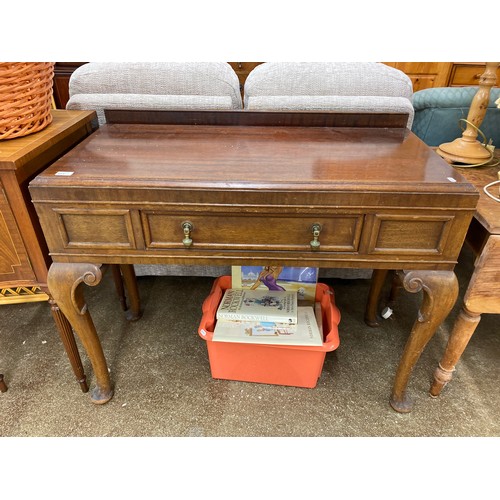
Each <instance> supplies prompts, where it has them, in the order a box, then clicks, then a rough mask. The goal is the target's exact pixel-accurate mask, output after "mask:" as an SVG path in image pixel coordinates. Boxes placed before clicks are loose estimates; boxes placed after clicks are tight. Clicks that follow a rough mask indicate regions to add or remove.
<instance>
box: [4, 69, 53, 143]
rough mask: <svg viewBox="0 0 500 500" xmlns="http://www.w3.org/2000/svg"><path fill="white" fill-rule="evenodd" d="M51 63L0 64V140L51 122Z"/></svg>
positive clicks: (41, 127)
mask: <svg viewBox="0 0 500 500" xmlns="http://www.w3.org/2000/svg"><path fill="white" fill-rule="evenodd" d="M53 78H54V63H47V62H10V63H0V140H2V139H14V138H16V137H22V136H25V135H28V134H33V133H34V132H39V131H40V130H42V129H44V128H45V127H46V126H47V125H49V123H50V122H51V121H52V114H51V112H50V110H51V107H52V80H53Z"/></svg>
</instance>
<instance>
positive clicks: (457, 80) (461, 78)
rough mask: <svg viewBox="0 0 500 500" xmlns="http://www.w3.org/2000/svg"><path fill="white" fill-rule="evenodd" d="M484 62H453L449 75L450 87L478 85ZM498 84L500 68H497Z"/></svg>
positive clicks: (498, 81)
mask: <svg viewBox="0 0 500 500" xmlns="http://www.w3.org/2000/svg"><path fill="white" fill-rule="evenodd" d="M485 69H486V65H484V64H454V65H453V69H452V71H451V75H450V83H449V86H450V87H455V86H457V87H458V86H470V85H479V78H480V77H481V75H482V74H483V73H484V71H485ZM499 84H500V68H498V69H497V86H498V85H499Z"/></svg>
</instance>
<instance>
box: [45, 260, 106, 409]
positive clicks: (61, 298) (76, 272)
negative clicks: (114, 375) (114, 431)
mask: <svg viewBox="0 0 500 500" xmlns="http://www.w3.org/2000/svg"><path fill="white" fill-rule="evenodd" d="M101 278H102V273H101V269H100V267H99V266H97V265H94V264H70V263H53V264H52V265H51V266H50V269H49V273H48V279H47V284H48V287H49V290H50V292H51V295H52V297H53V298H54V300H55V301H56V303H57V305H58V306H59V308H60V309H61V311H62V312H63V313H64V315H65V316H66V318H67V319H68V321H69V322H70V324H71V325H72V327H73V329H74V331H75V332H76V334H77V335H78V337H79V338H80V340H81V342H82V345H83V347H84V349H85V350H86V352H87V354H88V357H89V359H90V362H91V363H92V368H93V369H94V374H95V377H96V387H95V388H94V389H93V391H92V393H91V398H92V401H93V402H94V403H96V404H103V403H106V402H107V401H109V400H110V399H111V398H112V397H113V389H112V387H111V381H110V377H109V372H108V367H107V364H106V359H105V357H104V353H103V350H102V346H101V342H100V341H99V337H98V336H97V332H96V329H95V326H94V323H93V321H92V318H91V316H90V313H89V311H88V308H87V304H86V303H85V300H84V296H83V287H82V286H81V285H82V283H84V284H86V285H89V286H96V285H98V284H99V283H100V281H101Z"/></svg>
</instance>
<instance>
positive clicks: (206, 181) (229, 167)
mask: <svg viewBox="0 0 500 500" xmlns="http://www.w3.org/2000/svg"><path fill="white" fill-rule="evenodd" d="M61 172H63V173H66V174H61ZM68 173H71V175H68ZM110 184H112V185H113V186H114V187H155V188H176V189H205V190H212V189H215V190H228V189H236V190H238V189H240V190H248V189H252V190H255V189H260V190H262V189H264V190H265V189H272V190H280V191H287V190H293V189H297V187H298V186H300V189H301V190H305V191H308V190H309V191H315V192H324V191H330V192H331V191H336V190H339V189H341V190H343V191H346V190H353V191H360V190H362V191H365V192H367V191H368V192H379V191H384V192H387V191H392V192H406V193H412V192H416V193H419V192H420V193H421V192H425V193H447V194H449V193H457V192H460V193H466V194H471V195H473V196H472V197H473V198H475V197H477V194H476V191H475V189H474V188H473V187H472V186H471V185H470V184H469V183H468V182H467V181H466V180H465V179H464V178H463V177H462V176H461V175H460V173H459V172H458V171H457V170H456V169H454V168H452V167H451V166H449V165H448V164H447V163H446V162H445V161H444V160H443V159H442V158H440V157H439V156H438V155H437V154H436V153H435V152H434V151H432V150H431V149H430V148H429V147H427V146H426V145H425V144H424V143H423V142H422V141H421V140H420V139H418V138H417V137H416V136H415V135H414V134H412V133H410V132H409V131H407V130H406V129H399V128H398V129H389V128H352V127H278V126H273V127H269V126H267V127H261V126H214V125H158V124H155V125H150V124H108V125H105V126H103V127H101V128H100V129H99V130H98V131H96V132H95V133H94V134H92V136H90V137H89V138H87V139H86V140H85V141H83V142H82V143H81V144H79V145H78V146H77V147H75V148H74V149H73V150H72V151H71V152H70V153H69V154H67V155H66V156H64V157H63V158H61V159H60V160H59V161H57V162H55V163H54V164H53V165H52V166H51V167H50V168H49V169H47V170H46V171H45V172H44V173H43V174H41V175H40V176H38V177H37V179H36V180H35V181H34V184H32V185H36V186H40V187H41V186H48V185H50V186H51V187H67V186H85V185H92V186H93V187H107V186H110Z"/></svg>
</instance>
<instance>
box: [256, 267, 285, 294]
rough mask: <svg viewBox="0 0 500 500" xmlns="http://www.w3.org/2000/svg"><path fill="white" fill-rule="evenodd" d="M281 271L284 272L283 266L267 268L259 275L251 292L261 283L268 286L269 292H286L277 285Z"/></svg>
mask: <svg viewBox="0 0 500 500" xmlns="http://www.w3.org/2000/svg"><path fill="white" fill-rule="evenodd" d="M281 271H283V266H265V267H264V268H263V269H262V271H261V272H260V273H259V276H258V278H257V281H256V282H255V283H254V284H253V285H252V286H251V287H250V290H255V289H256V288H257V287H258V286H259V285H260V283H263V284H264V285H266V286H267V288H268V290H281V291H285V289H284V288H283V287H282V286H281V285H278V283H277V280H278V276H279V275H280V274H281Z"/></svg>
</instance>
